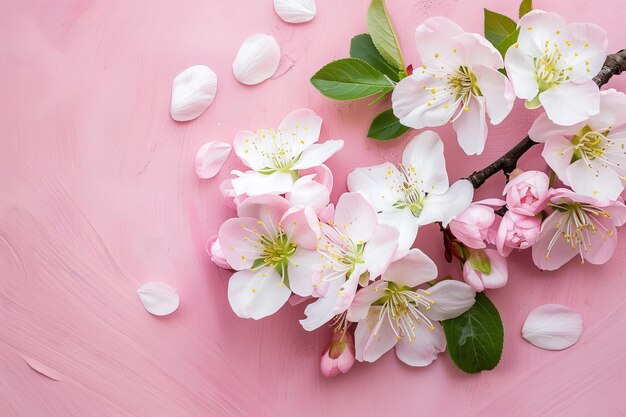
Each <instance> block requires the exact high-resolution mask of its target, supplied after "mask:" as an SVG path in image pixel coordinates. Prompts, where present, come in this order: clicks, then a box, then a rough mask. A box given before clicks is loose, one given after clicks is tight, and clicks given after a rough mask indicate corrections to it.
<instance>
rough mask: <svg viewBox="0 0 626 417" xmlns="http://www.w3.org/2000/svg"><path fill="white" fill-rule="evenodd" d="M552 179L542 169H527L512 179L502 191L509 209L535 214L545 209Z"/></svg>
mask: <svg viewBox="0 0 626 417" xmlns="http://www.w3.org/2000/svg"><path fill="white" fill-rule="evenodd" d="M549 188H550V179H549V178H548V176H547V175H546V174H545V173H543V172H541V171H526V172H523V173H521V174H519V175H517V176H516V177H515V178H513V179H511V181H509V183H508V184H507V185H506V186H505V187H504V190H503V192H502V194H503V195H506V205H507V207H508V208H509V210H511V211H513V212H515V213H518V214H523V215H526V216H534V215H536V214H537V213H539V212H540V211H541V210H543V209H544V208H545V207H546V205H547V204H548V199H549V198H550V191H549Z"/></svg>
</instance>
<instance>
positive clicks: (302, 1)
mask: <svg viewBox="0 0 626 417" xmlns="http://www.w3.org/2000/svg"><path fill="white" fill-rule="evenodd" d="M274 10H275V11H276V14H277V15H278V16H280V18H281V19H283V20H284V21H285V22H287V23H304V22H308V21H310V20H312V19H313V18H314V17H315V15H316V14H317V7H316V5H315V0H274Z"/></svg>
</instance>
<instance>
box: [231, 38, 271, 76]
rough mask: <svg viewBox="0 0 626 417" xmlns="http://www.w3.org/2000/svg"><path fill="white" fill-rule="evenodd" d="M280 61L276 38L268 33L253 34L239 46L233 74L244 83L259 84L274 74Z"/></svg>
mask: <svg viewBox="0 0 626 417" xmlns="http://www.w3.org/2000/svg"><path fill="white" fill-rule="evenodd" d="M279 62H280V48H279V47H278V43H276V39H274V38H273V37H272V36H270V35H266V34H258V35H253V36H250V37H249V38H248V39H246V40H245V41H244V42H243V44H242V45H241V47H240V48H239V52H237V56H236V57H235V61H234V62H233V74H234V75H235V78H236V79H237V81H239V82H240V83H242V84H247V85H254V84H259V83H261V82H263V81H265V80H267V79H268V78H270V77H271V76H272V75H274V73H275V72H276V70H277V69H278V64H279Z"/></svg>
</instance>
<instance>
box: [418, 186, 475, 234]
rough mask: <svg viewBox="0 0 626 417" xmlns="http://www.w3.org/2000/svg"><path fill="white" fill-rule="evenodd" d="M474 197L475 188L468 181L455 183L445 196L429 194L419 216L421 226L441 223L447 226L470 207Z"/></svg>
mask: <svg viewBox="0 0 626 417" xmlns="http://www.w3.org/2000/svg"><path fill="white" fill-rule="evenodd" d="M473 197H474V187H473V186H472V183H471V182H469V181H468V180H459V181H457V182H455V183H454V184H452V185H451V186H450V188H448V191H446V192H445V193H444V194H429V195H428V196H426V199H425V200H424V208H423V209H422V212H421V213H420V216H419V223H420V225H425V224H430V223H434V222H438V221H439V222H442V223H443V225H444V226H447V225H448V223H450V221H451V220H452V219H454V218H455V217H456V216H458V215H459V214H460V213H461V212H462V211H463V210H465V209H466V208H467V207H468V206H469V205H470V203H471V202H472V198H473Z"/></svg>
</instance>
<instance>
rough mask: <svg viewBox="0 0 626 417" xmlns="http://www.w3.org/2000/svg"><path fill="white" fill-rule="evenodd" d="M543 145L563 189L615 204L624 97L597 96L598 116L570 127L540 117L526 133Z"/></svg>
mask: <svg viewBox="0 0 626 417" xmlns="http://www.w3.org/2000/svg"><path fill="white" fill-rule="evenodd" d="M528 135H529V136H530V138H531V139H532V140H534V141H535V142H542V143H544V142H545V146H544V148H543V153H542V155H543V157H544V159H545V160H546V162H547V163H548V165H549V166H550V168H552V170H553V171H554V172H555V173H556V175H558V177H559V178H560V179H561V181H563V183H564V184H565V185H569V186H570V187H572V189H573V190H574V191H575V192H577V193H579V194H584V195H587V196H590V197H593V198H595V199H597V200H603V201H607V200H615V199H617V198H618V197H619V195H620V194H621V193H622V191H624V178H626V154H624V148H625V147H626V94H624V93H621V92H618V91H616V90H614V89H610V90H605V91H601V92H600V112H599V113H598V114H597V115H595V116H592V117H590V118H589V119H587V120H585V121H584V122H581V123H577V124H575V125H572V126H568V127H562V126H558V125H556V124H554V123H553V122H552V121H550V119H548V117H547V116H546V114H542V115H541V116H539V117H538V118H537V120H535V123H534V124H533V126H532V127H531V129H530V132H528Z"/></svg>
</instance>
